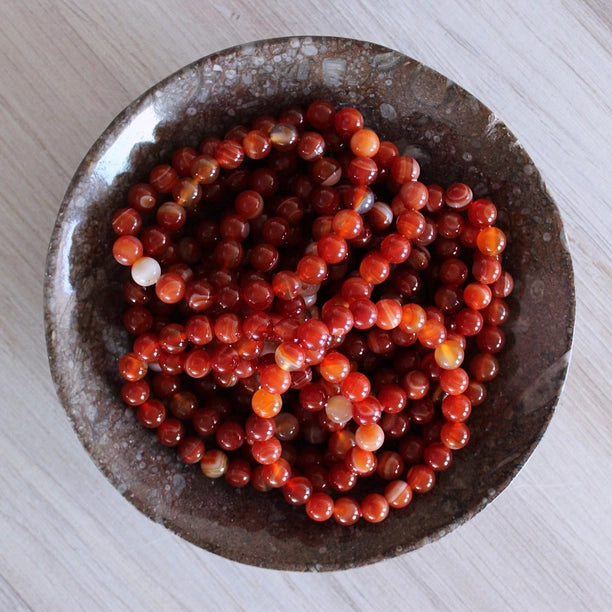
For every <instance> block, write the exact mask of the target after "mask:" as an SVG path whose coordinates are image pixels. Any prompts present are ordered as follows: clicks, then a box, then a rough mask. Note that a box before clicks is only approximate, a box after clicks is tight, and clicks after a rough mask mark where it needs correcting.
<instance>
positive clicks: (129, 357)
mask: <svg viewBox="0 0 612 612" xmlns="http://www.w3.org/2000/svg"><path fill="white" fill-rule="evenodd" d="M117 369H118V370H119V374H120V375H121V378H123V379H124V380H127V381H130V382H135V381H137V380H141V379H142V378H144V377H145V375H146V374H147V370H148V368H147V363H146V361H144V360H143V359H141V358H140V357H139V356H138V355H136V353H125V355H122V356H121V357H120V358H119V362H118V364H117Z"/></svg>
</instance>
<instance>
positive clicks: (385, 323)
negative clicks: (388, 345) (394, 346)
mask: <svg viewBox="0 0 612 612" xmlns="http://www.w3.org/2000/svg"><path fill="white" fill-rule="evenodd" d="M376 311H377V318H376V325H377V326H378V327H380V328H381V329H387V330H389V329H394V328H395V327H397V326H398V325H399V324H400V322H401V321H402V316H403V309H402V306H401V304H400V303H399V302H398V301H397V300H392V299H382V300H379V301H378V302H376Z"/></svg>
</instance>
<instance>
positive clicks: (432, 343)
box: [416, 319, 446, 349]
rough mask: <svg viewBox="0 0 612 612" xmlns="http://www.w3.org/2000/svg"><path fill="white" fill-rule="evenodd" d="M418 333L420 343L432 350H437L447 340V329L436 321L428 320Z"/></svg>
mask: <svg viewBox="0 0 612 612" xmlns="http://www.w3.org/2000/svg"><path fill="white" fill-rule="evenodd" d="M416 333H417V338H418V340H419V342H420V343H421V344H422V345H423V346H424V347H426V348H430V349H435V348H436V346H438V345H439V344H442V342H444V340H445V339H446V328H445V327H444V324H443V323H440V322H439V321H437V320H436V319H427V320H426V321H425V323H424V324H423V326H422V327H421V328H420V329H419V330H418V331H417V332H416Z"/></svg>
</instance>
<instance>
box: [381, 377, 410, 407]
mask: <svg viewBox="0 0 612 612" xmlns="http://www.w3.org/2000/svg"><path fill="white" fill-rule="evenodd" d="M407 400H408V396H407V394H406V391H404V389H403V388H402V387H400V386H399V385H396V384H386V385H385V386H383V387H382V388H381V389H380V390H379V391H378V401H379V402H380V405H381V407H382V409H383V410H384V411H385V412H386V413H388V414H396V413H399V412H401V411H402V410H403V409H404V408H405V407H406V402H407Z"/></svg>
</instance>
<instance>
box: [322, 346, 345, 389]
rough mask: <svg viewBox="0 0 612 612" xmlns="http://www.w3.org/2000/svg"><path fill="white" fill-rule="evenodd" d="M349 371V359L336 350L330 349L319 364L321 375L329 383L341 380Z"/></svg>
mask: <svg viewBox="0 0 612 612" xmlns="http://www.w3.org/2000/svg"><path fill="white" fill-rule="evenodd" d="M350 371H351V366H350V363H349V360H348V359H347V358H346V357H345V356H344V355H343V354H342V353H339V352H336V351H332V352H330V353H328V354H327V355H325V357H324V358H323V361H321V364H320V365H319V372H320V374H321V376H322V377H323V378H324V379H325V380H327V381H329V382H331V383H340V382H342V381H343V380H344V379H345V378H346V377H347V376H348V374H349V372H350Z"/></svg>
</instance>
